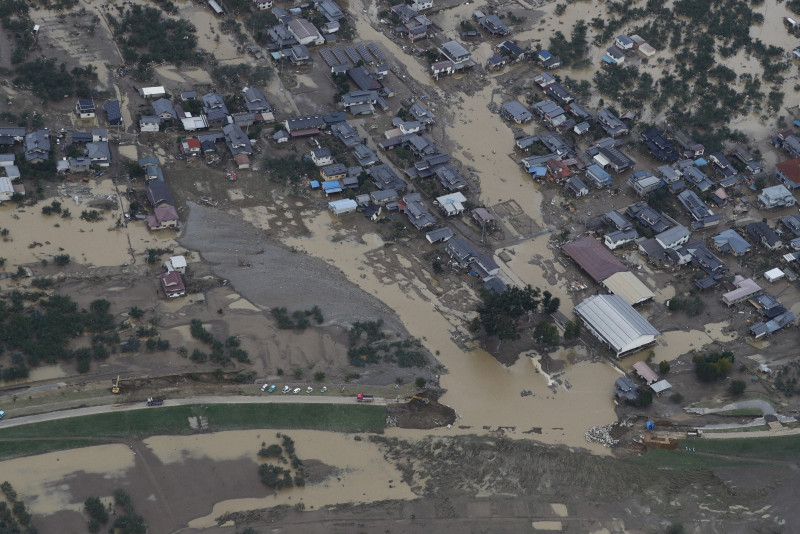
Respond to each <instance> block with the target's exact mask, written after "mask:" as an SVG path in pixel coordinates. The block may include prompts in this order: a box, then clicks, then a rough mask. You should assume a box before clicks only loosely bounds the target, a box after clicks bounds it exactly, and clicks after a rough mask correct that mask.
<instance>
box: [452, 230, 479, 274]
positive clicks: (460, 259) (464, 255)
mask: <svg viewBox="0 0 800 534" xmlns="http://www.w3.org/2000/svg"><path fill="white" fill-rule="evenodd" d="M444 251H445V253H446V254H447V255H448V256H450V259H452V260H453V261H454V262H456V263H457V264H458V265H460V266H461V267H466V266H467V265H469V264H470V262H471V261H472V260H473V259H474V258H475V256H476V255H477V254H478V253H477V252H475V249H474V248H472V245H470V244H469V243H468V242H467V241H466V240H465V239H463V238H461V237H454V238H452V239H450V240H449V241H447V242H446V243H445V245H444Z"/></svg>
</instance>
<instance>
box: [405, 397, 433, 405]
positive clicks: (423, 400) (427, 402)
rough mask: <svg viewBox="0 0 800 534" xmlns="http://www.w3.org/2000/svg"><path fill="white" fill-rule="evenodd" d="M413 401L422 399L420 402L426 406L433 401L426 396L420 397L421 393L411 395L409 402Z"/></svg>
mask: <svg viewBox="0 0 800 534" xmlns="http://www.w3.org/2000/svg"><path fill="white" fill-rule="evenodd" d="M411 401H420V402H421V403H422V404H423V405H425V406H427V405H428V404H430V403H431V401H429V400H428V399H426V398H425V397H420V396H419V395H414V396H413V397H411V399H410V400H409V402H411Z"/></svg>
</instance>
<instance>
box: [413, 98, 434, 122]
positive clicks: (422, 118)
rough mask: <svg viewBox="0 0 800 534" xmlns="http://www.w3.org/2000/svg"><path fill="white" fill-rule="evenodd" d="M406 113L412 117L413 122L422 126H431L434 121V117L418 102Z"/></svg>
mask: <svg viewBox="0 0 800 534" xmlns="http://www.w3.org/2000/svg"><path fill="white" fill-rule="evenodd" d="M408 112H409V113H410V114H411V116H412V117H414V120H416V121H419V122H421V123H423V124H433V122H434V121H435V120H436V116H435V115H434V114H433V113H431V112H430V111H428V109H427V108H426V107H425V106H423V105H422V104H420V103H418V102H417V103H415V104H414V105H412V106H411V107H410V108H408Z"/></svg>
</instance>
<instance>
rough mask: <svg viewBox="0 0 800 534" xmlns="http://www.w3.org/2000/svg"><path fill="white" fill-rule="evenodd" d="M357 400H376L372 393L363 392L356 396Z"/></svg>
mask: <svg viewBox="0 0 800 534" xmlns="http://www.w3.org/2000/svg"><path fill="white" fill-rule="evenodd" d="M356 401H357V402H375V397H373V396H372V395H365V394H363V393H359V394H358V395H357V396H356Z"/></svg>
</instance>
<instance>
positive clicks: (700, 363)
mask: <svg viewBox="0 0 800 534" xmlns="http://www.w3.org/2000/svg"><path fill="white" fill-rule="evenodd" d="M733 360H734V356H733V352H731V351H729V350H726V351H724V352H721V353H720V352H709V353H707V354H698V355H696V356H694V357H693V358H692V361H693V362H694V370H695V373H696V374H697V378H699V379H700V380H701V381H703V382H714V381H716V380H719V379H720V378H724V377H725V376H726V375H727V374H728V372H729V371H730V370H731V366H732V365H733Z"/></svg>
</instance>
